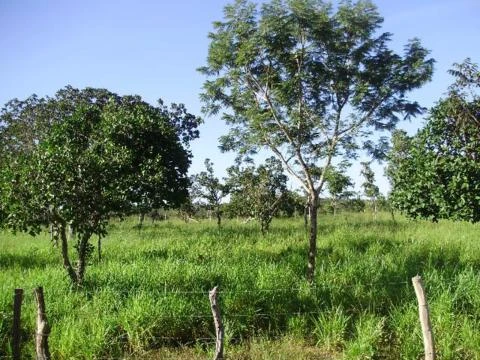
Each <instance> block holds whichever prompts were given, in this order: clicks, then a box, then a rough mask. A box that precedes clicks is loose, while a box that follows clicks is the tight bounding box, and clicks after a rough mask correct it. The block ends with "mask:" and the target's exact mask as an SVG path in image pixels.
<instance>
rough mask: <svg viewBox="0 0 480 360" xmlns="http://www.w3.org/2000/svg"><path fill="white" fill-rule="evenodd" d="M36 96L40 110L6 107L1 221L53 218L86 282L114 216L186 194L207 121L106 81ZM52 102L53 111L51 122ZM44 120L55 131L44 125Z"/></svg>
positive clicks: (27, 225)
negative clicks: (96, 244) (193, 150)
mask: <svg viewBox="0 0 480 360" xmlns="http://www.w3.org/2000/svg"><path fill="white" fill-rule="evenodd" d="M98 94H101V95H102V96H101V97H97V96H96V95H98ZM104 96H105V97H104ZM36 101H37V100H36ZM10 104H11V103H10ZM16 104H22V102H16ZM38 104H41V105H39V106H40V108H38V109H36V108H35V106H31V107H28V114H25V113H24V112H23V110H22V109H23V107H22V106H21V105H19V106H15V107H14V108H11V107H8V106H7V108H5V109H4V110H3V111H2V114H1V118H2V119H7V120H8V121H6V122H5V123H4V124H6V127H4V129H3V131H2V150H3V149H5V148H13V149H15V151H16V153H15V157H13V156H12V157H10V159H8V161H6V162H4V163H3V164H2V165H3V166H2V168H1V169H0V209H1V212H3V213H4V214H6V216H5V217H4V221H3V225H4V226H6V227H8V228H10V229H12V230H14V231H25V232H29V233H30V234H32V235H36V234H38V233H39V232H40V231H41V229H42V227H44V226H48V225H49V224H53V226H54V227H55V228H56V229H57V232H56V233H57V234H58V236H59V237H60V240H61V252H62V257H63V265H64V267H65V269H66V270H67V273H68V275H69V277H70V279H71V281H72V282H73V283H74V284H77V285H81V284H82V282H83V280H84V274H85V268H86V266H87V259H88V256H89V254H90V253H91V251H92V248H93V246H92V245H91V244H90V242H89V240H90V239H91V237H92V236H93V235H98V236H99V237H101V236H104V235H105V234H106V224H107V221H108V219H109V217H110V216H114V215H118V216H123V215H125V214H127V213H129V212H130V211H131V209H132V208H134V207H135V206H136V205H137V204H141V203H143V202H145V201H148V202H149V203H150V204H151V205H152V206H156V205H159V204H162V205H163V206H173V205H177V204H180V203H182V202H183V201H184V199H185V198H186V197H187V194H188V192H187V189H188V185H189V180H188V177H187V171H188V167H189V165H190V157H191V155H190V153H189V151H187V149H186V148H185V146H186V145H188V142H189V140H190V139H193V138H195V137H196V136H198V134H197V133H196V129H195V128H196V126H197V124H198V121H199V119H198V118H195V117H194V116H193V115H191V114H188V113H187V112H186V111H185V108H184V107H183V106H178V107H175V109H176V110H178V112H176V111H173V114H172V113H171V112H170V111H168V110H167V109H166V108H165V107H164V106H163V105H162V103H161V102H160V106H158V107H155V106H152V105H150V104H148V103H146V102H144V101H142V100H141V98H140V97H138V96H124V97H119V96H117V95H115V94H111V93H109V92H107V91H106V90H98V89H85V90H77V89H73V88H70V87H68V88H65V89H63V90H60V91H59V92H58V93H57V95H56V96H55V97H54V98H47V99H41V100H38ZM44 104H48V111H49V112H51V113H52V114H55V116H54V117H53V118H52V119H53V120H52V119H51V121H50V122H46V121H45V119H46V118H47V116H46V113H45V112H44ZM30 116H32V118H31V119H29V122H27V123H25V124H23V123H22V122H21V120H22V119H26V118H29V117H30ZM182 119H184V120H185V122H183V120H182ZM17 120H19V122H18V123H17ZM37 122H38V124H39V126H40V124H41V125H42V126H43V124H45V129H48V130H43V127H42V128H41V129H42V130H39V131H38V133H37V132H36V128H37ZM17 125H18V126H19V127H24V128H25V131H27V130H28V131H30V132H31V134H32V136H34V140H33V141H32V142H29V143H28V144H27V142H25V141H23V139H17V138H15V137H14V136H10V137H7V136H6V134H15V133H16V132H17V130H15V129H13V128H11V126H13V127H15V126H17ZM17 140H18V142H17ZM182 142H183V145H182ZM3 155H4V156H5V157H7V156H9V155H5V154H3ZM4 159H5V158H4ZM67 226H71V227H72V228H73V229H74V230H75V233H76V244H75V249H76V253H77V259H78V260H77V264H76V266H74V265H72V263H71V261H70V255H69V250H68V242H67Z"/></svg>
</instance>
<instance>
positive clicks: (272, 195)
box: [228, 157, 288, 233]
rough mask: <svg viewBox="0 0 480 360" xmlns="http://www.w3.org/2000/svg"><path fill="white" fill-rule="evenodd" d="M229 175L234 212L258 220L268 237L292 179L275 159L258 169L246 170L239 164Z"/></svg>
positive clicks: (270, 159)
mask: <svg viewBox="0 0 480 360" xmlns="http://www.w3.org/2000/svg"><path fill="white" fill-rule="evenodd" d="M228 174H229V177H228V186H229V187H230V189H231V198H230V204H229V206H230V208H231V209H235V212H236V213H237V215H239V216H244V217H251V218H255V219H256V220H258V221H259V222H260V227H261V230H262V233H265V232H266V231H268V229H269V226H270V223H271V222H272V219H273V217H274V216H275V214H276V213H277V211H278V210H279V208H280V206H281V202H282V200H283V199H284V196H285V194H286V192H287V180H288V178H287V176H286V175H285V174H284V173H283V168H282V164H281V163H280V161H279V160H277V159H275V158H273V157H272V158H268V159H267V160H266V162H265V164H263V165H260V166H258V167H255V166H253V165H251V166H246V167H243V168H242V167H241V166H240V164H237V165H235V166H232V167H230V168H229V169H228Z"/></svg>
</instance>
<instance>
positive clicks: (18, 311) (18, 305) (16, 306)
mask: <svg viewBox="0 0 480 360" xmlns="http://www.w3.org/2000/svg"><path fill="white" fill-rule="evenodd" d="M22 298H23V289H15V293H14V295H13V325H12V358H13V360H20V357H21V334H20V321H21V320H20V319H21V315H22Z"/></svg>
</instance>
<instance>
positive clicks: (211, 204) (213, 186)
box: [192, 159, 229, 227]
mask: <svg viewBox="0 0 480 360" xmlns="http://www.w3.org/2000/svg"><path fill="white" fill-rule="evenodd" d="M205 168H206V171H202V172H200V173H199V174H197V175H194V176H192V192H193V197H194V198H197V199H201V200H205V201H206V203H207V206H208V208H209V210H210V211H213V212H214V213H215V217H216V218H217V225H218V227H220V225H221V223H222V200H223V199H224V198H225V197H226V196H227V195H228V192H229V191H228V185H227V184H222V183H221V181H220V179H219V178H217V177H216V176H215V174H214V171H213V163H212V162H211V161H210V159H205Z"/></svg>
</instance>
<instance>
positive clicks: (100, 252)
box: [97, 235, 102, 261]
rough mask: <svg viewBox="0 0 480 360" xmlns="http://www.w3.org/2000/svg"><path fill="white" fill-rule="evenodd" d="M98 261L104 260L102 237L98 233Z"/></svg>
mask: <svg viewBox="0 0 480 360" xmlns="http://www.w3.org/2000/svg"><path fill="white" fill-rule="evenodd" d="M97 250H98V261H102V237H101V236H100V235H98V241H97Z"/></svg>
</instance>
